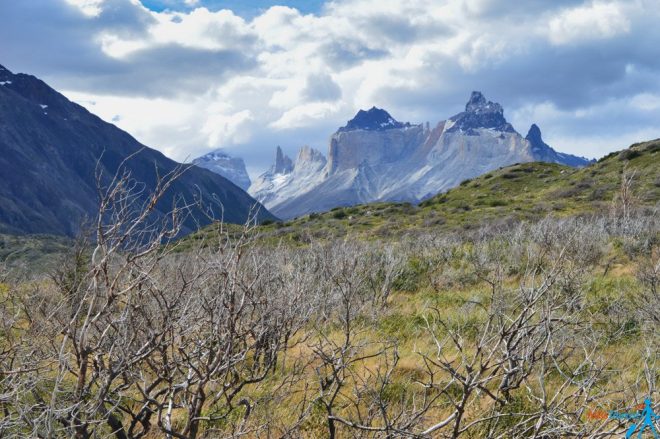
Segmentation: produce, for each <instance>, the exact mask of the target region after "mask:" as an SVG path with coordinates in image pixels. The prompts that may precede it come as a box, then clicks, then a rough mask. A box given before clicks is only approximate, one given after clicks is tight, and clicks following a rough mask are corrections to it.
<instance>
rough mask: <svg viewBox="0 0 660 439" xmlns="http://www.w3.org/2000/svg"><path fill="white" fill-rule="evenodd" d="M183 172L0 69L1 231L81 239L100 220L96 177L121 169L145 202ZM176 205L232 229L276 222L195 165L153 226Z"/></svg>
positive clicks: (189, 225) (195, 221) (196, 221)
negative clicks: (254, 215) (87, 225)
mask: <svg viewBox="0 0 660 439" xmlns="http://www.w3.org/2000/svg"><path fill="white" fill-rule="evenodd" d="M129 156H130V157H131V158H130V159H128V160H126V159H127V158H128V157H129ZM122 163H123V164H122ZM179 166H180V164H179V163H177V162H175V161H173V160H170V159H169V158H167V157H165V156H164V155H163V154H161V153H160V152H158V151H156V150H154V149H151V148H148V147H146V146H144V145H142V144H140V143H139V142H138V141H137V140H135V139H134V138H133V137H131V136H130V135H129V134H128V133H126V132H124V131H122V130H120V129H119V128H117V127H116V126H114V125H112V124H110V123H107V122H104V121H103V120H101V119H100V118H98V117H97V116H95V115H93V114H91V113H90V112H89V111H87V110H86V109H85V108H83V107H81V106H80V105H78V104H75V103H73V102H71V101H69V100H68V99H67V98H66V97H64V96H63V95H61V94H60V93H58V92H57V91H55V90H53V89H52V88H51V87H49V86H48V85H47V84H46V83H44V82H43V81H41V80H39V79H37V78H35V77H34V76H30V75H25V74H13V73H11V72H10V71H9V70H7V69H5V68H4V67H2V66H0V231H3V232H10V233H49V234H59V235H69V236H73V235H76V234H77V233H78V232H79V231H80V226H81V223H82V222H83V221H84V220H85V219H86V218H94V217H95V215H96V213H97V209H98V193H97V188H96V179H95V177H96V173H97V170H98V171H100V172H101V173H102V175H103V178H102V184H108V181H109V178H111V177H112V176H113V175H114V174H115V173H116V172H117V171H118V170H119V168H120V167H122V169H124V170H125V171H128V172H130V175H131V178H133V179H134V180H135V181H137V182H140V183H142V184H144V190H143V192H142V194H141V195H140V197H141V198H140V200H142V199H144V200H146V199H147V198H146V197H148V196H149V195H150V193H152V191H153V190H154V189H155V185H156V183H157V180H158V178H159V176H164V175H167V174H168V173H170V172H172V171H173V170H175V169H176V168H177V167H179ZM177 200H178V202H179V203H180V202H182V201H183V200H185V202H187V203H192V202H194V201H200V202H201V204H202V205H203V206H205V207H206V208H209V209H212V212H213V214H214V215H215V217H216V219H220V218H222V219H224V220H225V221H227V222H235V223H242V222H244V221H245V220H246V219H247V218H248V216H249V215H251V212H254V210H253V209H254V208H256V210H258V211H259V212H260V213H259V216H260V218H264V219H266V218H273V217H272V215H271V214H270V213H269V212H268V211H266V210H265V208H263V207H262V206H259V205H258V203H256V201H255V200H254V199H253V198H252V197H250V196H249V195H248V194H246V193H245V192H244V191H243V190H241V189H240V188H239V187H237V186H236V185H234V184H233V183H231V182H230V181H229V180H227V179H225V178H223V177H221V176H220V175H217V174H215V173H213V172H211V171H208V170H206V169H201V168H198V167H196V166H191V167H190V168H189V169H187V170H186V171H185V172H184V173H183V174H182V175H181V176H180V177H179V178H178V179H177V180H175V181H174V182H173V183H172V185H171V186H170V187H169V189H168V191H167V192H166V194H165V196H164V197H163V198H162V199H161V201H160V202H159V203H158V204H157V205H156V207H155V211H154V214H153V215H154V219H156V218H160V217H162V216H163V215H164V214H166V213H167V212H169V211H170V210H171V208H172V206H173V203H175V202H177ZM205 213H208V212H202V211H200V210H198V209H195V210H194V211H193V212H191V215H192V216H191V217H190V218H189V219H188V220H187V221H186V223H185V224H184V228H183V232H184V233H186V232H191V231H193V230H195V229H196V228H197V226H198V225H204V224H208V223H209V222H210V221H211V220H210V218H208V217H207V216H206V215H205Z"/></svg>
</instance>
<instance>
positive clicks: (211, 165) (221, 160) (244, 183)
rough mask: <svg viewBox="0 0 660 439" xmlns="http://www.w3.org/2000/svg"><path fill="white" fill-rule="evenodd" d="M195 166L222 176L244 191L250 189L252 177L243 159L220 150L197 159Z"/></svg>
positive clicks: (194, 162) (194, 161)
mask: <svg viewBox="0 0 660 439" xmlns="http://www.w3.org/2000/svg"><path fill="white" fill-rule="evenodd" d="M193 164H195V165H197V166H199V167H200V168H205V169H208V170H209V171H213V172H215V173H216V174H220V175H222V176H223V177H225V178H226V179H227V180H229V181H231V182H232V183H234V184H235V185H236V186H238V187H240V188H241V189H243V190H247V188H249V187H250V184H251V181H250V176H249V175H248V173H247V170H246V169H245V162H243V159H242V158H239V157H231V156H230V155H229V154H227V153H225V152H223V151H222V150H220V149H217V150H215V151H211V152H209V153H208V154H205V155H203V156H201V157H198V158H196V159H195V160H193Z"/></svg>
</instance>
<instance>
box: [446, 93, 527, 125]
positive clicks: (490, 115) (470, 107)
mask: <svg viewBox="0 0 660 439" xmlns="http://www.w3.org/2000/svg"><path fill="white" fill-rule="evenodd" d="M450 121H452V122H453V125H452V126H451V128H449V129H448V130H447V132H449V133H452V132H461V133H464V134H467V135H469V136H475V135H477V131H476V130H477V129H479V128H487V129H493V130H495V131H501V132H503V133H514V132H515V130H514V129H513V126H511V124H510V123H508V122H507V121H506V119H505V118H504V110H503V109H502V106H501V105H500V104H498V103H496V102H491V101H487V100H486V98H485V97H484V95H483V94H481V92H478V91H473V92H472V95H471V96H470V100H469V101H468V102H467V104H465V111H463V112H461V113H458V114H457V115H455V116H453V117H451V118H450Z"/></svg>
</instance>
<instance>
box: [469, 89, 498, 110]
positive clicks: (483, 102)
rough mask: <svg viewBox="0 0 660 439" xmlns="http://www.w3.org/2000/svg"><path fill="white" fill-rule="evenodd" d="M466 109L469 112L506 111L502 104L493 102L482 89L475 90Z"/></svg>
mask: <svg viewBox="0 0 660 439" xmlns="http://www.w3.org/2000/svg"><path fill="white" fill-rule="evenodd" d="M465 111H466V112H468V113H477V114H479V113H500V114H503V113H504V109H503V108H502V106H501V105H500V104H498V103H496V102H491V101H489V100H487V99H486V97H485V96H484V95H483V94H482V93H481V92H480V91H473V92H472V94H471V95H470V100H469V101H468V102H467V104H465Z"/></svg>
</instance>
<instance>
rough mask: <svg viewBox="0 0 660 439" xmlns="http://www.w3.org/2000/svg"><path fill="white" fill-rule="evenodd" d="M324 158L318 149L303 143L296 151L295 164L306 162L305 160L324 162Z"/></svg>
mask: <svg viewBox="0 0 660 439" xmlns="http://www.w3.org/2000/svg"><path fill="white" fill-rule="evenodd" d="M325 161H326V158H325V156H324V155H323V153H322V152H321V151H319V150H318V149H315V148H312V147H311V146H309V145H304V146H303V147H301V148H300V150H299V151H298V156H297V157H296V164H298V163H307V162H325Z"/></svg>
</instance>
